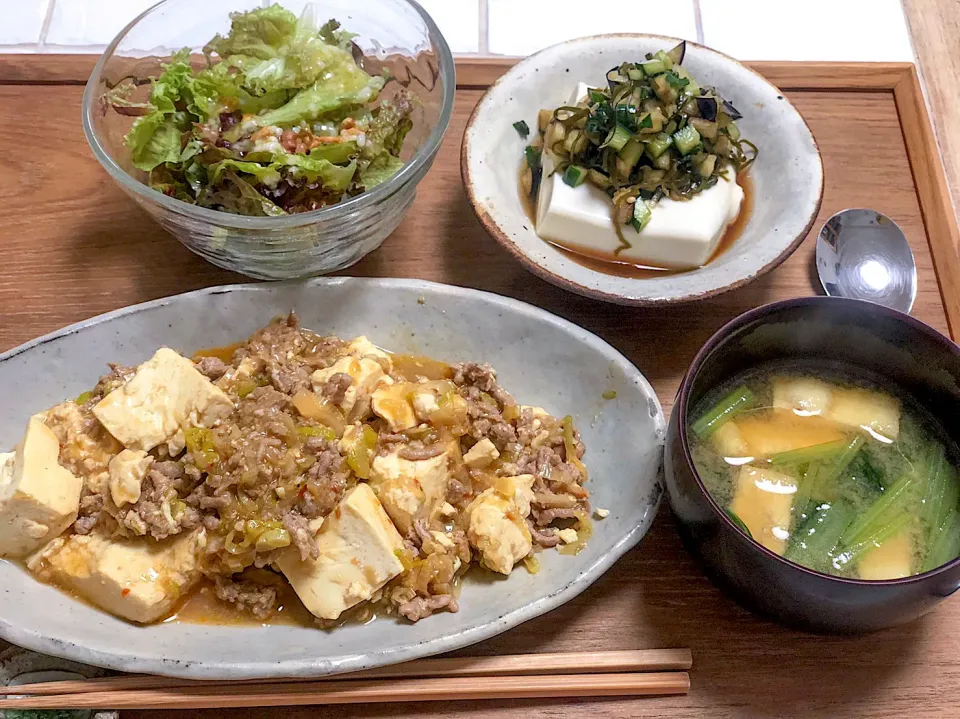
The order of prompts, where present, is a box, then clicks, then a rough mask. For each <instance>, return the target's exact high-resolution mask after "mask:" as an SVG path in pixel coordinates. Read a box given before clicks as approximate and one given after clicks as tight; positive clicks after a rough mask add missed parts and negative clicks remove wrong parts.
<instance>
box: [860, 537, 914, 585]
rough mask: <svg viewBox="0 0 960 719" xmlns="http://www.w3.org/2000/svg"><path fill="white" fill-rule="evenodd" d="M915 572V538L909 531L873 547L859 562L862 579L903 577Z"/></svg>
mask: <svg viewBox="0 0 960 719" xmlns="http://www.w3.org/2000/svg"><path fill="white" fill-rule="evenodd" d="M911 574H913V540H912V539H911V537H910V534H909V533H908V532H901V533H900V534H896V535H894V536H892V537H890V539H888V540H887V541H885V542H884V543H883V544H881V545H880V546H878V547H877V548H876V549H871V550H870V551H869V552H867V554H865V555H864V556H863V559H861V560H860V562H859V563H858V564H857V575H858V576H859V577H860V579H902V578H903V577H909V576H910V575H911Z"/></svg>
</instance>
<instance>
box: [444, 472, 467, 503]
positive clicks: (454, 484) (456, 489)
mask: <svg viewBox="0 0 960 719" xmlns="http://www.w3.org/2000/svg"><path fill="white" fill-rule="evenodd" d="M472 496H473V490H472V489H471V487H470V484H468V483H467V482H463V481H461V480H460V479H458V478H457V477H450V479H449V480H448V481H447V501H448V502H450V504H452V505H453V506H455V507H462V506H463V505H464V503H466V501H467V500H469V499H470V498H471V497H472Z"/></svg>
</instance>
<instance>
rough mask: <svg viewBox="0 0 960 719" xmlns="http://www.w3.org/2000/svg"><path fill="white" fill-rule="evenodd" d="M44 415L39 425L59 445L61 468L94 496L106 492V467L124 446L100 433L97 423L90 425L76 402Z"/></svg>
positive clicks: (58, 406) (107, 435)
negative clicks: (72, 475)
mask: <svg viewBox="0 0 960 719" xmlns="http://www.w3.org/2000/svg"><path fill="white" fill-rule="evenodd" d="M43 414H44V415H45V416H44V418H43V420H42V421H43V422H45V423H46V425H47V426H48V427H49V428H50V429H52V430H53V433H54V434H55V435H57V440H58V441H59V442H60V461H61V463H62V464H63V466H64V467H67V468H68V469H70V470H71V471H73V472H74V474H77V475H79V476H80V478H81V479H82V480H83V482H84V484H86V486H87V489H89V490H90V491H91V492H93V493H94V494H104V493H106V492H107V491H109V488H108V483H109V473H108V471H107V467H108V465H109V464H110V460H111V459H113V457H114V456H115V455H116V454H117V452H119V451H120V450H121V449H123V445H121V444H120V443H119V442H118V441H117V440H116V438H115V437H114V436H113V435H111V434H110V433H109V432H104V431H102V430H101V429H100V427H99V425H98V424H97V423H96V422H91V421H90V417H89V415H88V414H87V413H85V412H84V411H83V410H81V409H80V407H79V406H78V405H77V403H76V402H73V401H69V402H62V403H60V404H58V405H56V406H55V407H51V408H50V409H49V410H48V411H47V412H44V413H43Z"/></svg>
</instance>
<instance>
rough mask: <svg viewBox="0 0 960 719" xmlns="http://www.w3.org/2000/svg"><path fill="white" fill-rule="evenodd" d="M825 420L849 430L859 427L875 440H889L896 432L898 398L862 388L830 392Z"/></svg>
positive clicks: (898, 413)
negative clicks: (830, 399) (830, 400)
mask: <svg viewBox="0 0 960 719" xmlns="http://www.w3.org/2000/svg"><path fill="white" fill-rule="evenodd" d="M826 416H827V418H828V419H830V420H832V421H834V422H836V423H837V424H840V425H843V426H845V427H849V428H850V429H861V430H863V431H864V432H867V433H869V434H870V435H872V436H873V437H874V438H875V439H879V440H881V441H887V442H893V441H894V440H896V438H897V437H898V436H899V435H900V401H899V400H898V399H897V398H896V397H893V396H892V395H888V394H881V393H880V392H871V391H870V390H865V389H840V388H836V389H834V391H833V402H831V403H830V409H829V410H828V411H827V413H826Z"/></svg>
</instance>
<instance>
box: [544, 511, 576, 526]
mask: <svg viewBox="0 0 960 719" xmlns="http://www.w3.org/2000/svg"><path fill="white" fill-rule="evenodd" d="M576 516H577V510H575V509H545V510H543V511H542V512H539V513H537V524H538V525H540V526H541V527H546V526H547V525H548V524H550V523H551V522H553V521H554V520H557V519H575V518H576Z"/></svg>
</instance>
